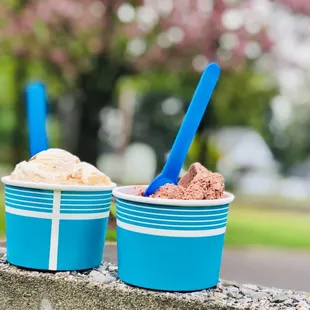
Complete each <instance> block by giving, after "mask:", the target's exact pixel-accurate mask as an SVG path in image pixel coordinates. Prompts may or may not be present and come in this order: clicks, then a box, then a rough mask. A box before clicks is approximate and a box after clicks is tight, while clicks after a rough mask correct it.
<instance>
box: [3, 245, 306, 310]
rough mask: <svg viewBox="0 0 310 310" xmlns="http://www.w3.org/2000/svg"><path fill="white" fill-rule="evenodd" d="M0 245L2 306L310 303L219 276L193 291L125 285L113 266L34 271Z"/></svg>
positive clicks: (100, 309)
mask: <svg viewBox="0 0 310 310" xmlns="http://www.w3.org/2000/svg"><path fill="white" fill-rule="evenodd" d="M5 255H6V254H5V249H0V309H1V310H2V309H3V310H116V309H118V310H119V309H120V310H155V309H156V310H172V309H177V310H230V309H253V310H254V309H261V310H268V309H283V310H284V309H285V310H293V309H298V310H306V309H310V295H309V294H307V293H299V292H294V291H283V290H280V289H275V288H272V289H271V288H265V287H259V286H256V285H238V284H236V283H232V282H227V281H221V282H220V283H219V285H218V287H217V288H215V289H210V290H205V291H202V292H195V293H182V294H181V293H161V292H154V291H147V290H144V289H138V288H133V287H130V286H128V285H126V284H124V283H122V282H121V281H120V280H118V279H117V267H116V266H115V265H113V264H110V263H104V264H103V265H102V266H100V267H99V268H97V269H94V270H92V271H88V272H84V273H77V272H71V273H70V272H58V273H51V272H44V273H43V272H37V271H32V272H31V271H27V270H22V269H19V268H16V267H14V266H11V265H9V264H7V263H6V262H5Z"/></svg>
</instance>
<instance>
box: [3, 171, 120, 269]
mask: <svg viewBox="0 0 310 310" xmlns="http://www.w3.org/2000/svg"><path fill="white" fill-rule="evenodd" d="M2 182H3V183H4V184H5V211H6V238H7V243H6V246H7V260H8V262H9V263H11V264H13V265H16V266H20V267H25V268H32V269H39V270H57V271H70V270H84V269H90V268H93V267H97V266H99V265H100V263H101V261H102V256H103V249H104V241H105V236H106V231H107V226H108V217H109V212H110V205H111V198H112V189H113V188H114V187H115V186H116V184H114V183H113V184H112V185H109V186H82V185H79V186H73V185H53V184H42V183H32V182H19V181H14V180H10V178H9V177H4V178H2Z"/></svg>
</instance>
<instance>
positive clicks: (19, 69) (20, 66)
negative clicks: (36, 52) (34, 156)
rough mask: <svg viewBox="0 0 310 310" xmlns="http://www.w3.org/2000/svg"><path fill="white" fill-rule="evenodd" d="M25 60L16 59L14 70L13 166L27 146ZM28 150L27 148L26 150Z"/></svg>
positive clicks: (23, 153) (22, 157)
mask: <svg viewBox="0 0 310 310" xmlns="http://www.w3.org/2000/svg"><path fill="white" fill-rule="evenodd" d="M25 75H26V74H25V61H24V59H23V58H22V57H20V58H19V59H18V60H17V65H16V70H15V86H16V92H17V96H16V98H15V102H14V112H15V126H14V130H13V136H12V146H13V148H12V150H13V154H12V157H11V158H12V164H13V165H14V166H15V165H16V164H17V163H19V162H20V161H22V160H24V159H25V157H26V154H27V152H26V151H25V150H28V149H29V147H27V128H26V109H25V98H24V83H25ZM28 152H29V150H28ZM28 154H29V153H28Z"/></svg>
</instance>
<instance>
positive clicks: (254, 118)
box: [212, 67, 277, 135]
mask: <svg viewBox="0 0 310 310" xmlns="http://www.w3.org/2000/svg"><path fill="white" fill-rule="evenodd" d="M276 94H277V88H276V87H275V86H274V85H273V84H272V83H270V80H269V79H268V76H266V75H261V74H259V73H257V72H255V71H254V70H253V69H251V68H250V67H248V68H247V69H246V70H242V71H235V72H227V71H224V72H223V73H222V76H221V78H220V81H219V85H218V86H217V88H216V91H215V93H214V96H213V98H212V106H213V108H214V111H215V112H214V113H215V115H216V118H217V124H218V126H249V127H252V128H254V129H256V130H257V131H258V132H260V133H261V134H263V135H265V134H266V131H268V129H267V128H266V127H267V126H266V125H267V123H268V122H267V121H268V111H269V109H270V107H269V105H270V100H271V99H272V98H273V97H274V96H275V95H276Z"/></svg>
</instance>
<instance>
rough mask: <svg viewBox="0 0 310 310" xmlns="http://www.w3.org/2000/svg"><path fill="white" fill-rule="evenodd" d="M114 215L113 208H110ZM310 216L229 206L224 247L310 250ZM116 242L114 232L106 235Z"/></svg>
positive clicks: (307, 214)
mask: <svg viewBox="0 0 310 310" xmlns="http://www.w3.org/2000/svg"><path fill="white" fill-rule="evenodd" d="M112 213H113V214H115V206H114V205H113V206H112ZM309 223H310V213H297V212H296V213H295V212H289V211H282V210H279V209H278V210H272V209H265V208H261V209H260V208H258V207H251V206H249V205H246V204H245V205H235V204H232V205H231V209H230V211H229V217H228V227H227V233H226V238H225V245H227V246H232V247H246V246H265V247H266V246H267V247H284V248H300V249H310V225H309ZM107 239H108V240H109V241H116V233H115V231H112V230H110V231H109V232H108V234H107Z"/></svg>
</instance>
